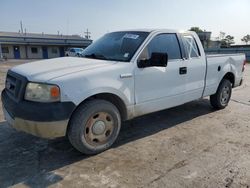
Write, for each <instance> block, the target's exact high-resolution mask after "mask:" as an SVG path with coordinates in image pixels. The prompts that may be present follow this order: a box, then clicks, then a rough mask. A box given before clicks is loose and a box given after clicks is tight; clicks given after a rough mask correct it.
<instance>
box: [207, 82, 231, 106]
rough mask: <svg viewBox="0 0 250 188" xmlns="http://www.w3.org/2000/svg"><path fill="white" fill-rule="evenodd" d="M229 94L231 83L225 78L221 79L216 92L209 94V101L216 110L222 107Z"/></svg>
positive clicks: (228, 98) (229, 96)
mask: <svg viewBox="0 0 250 188" xmlns="http://www.w3.org/2000/svg"><path fill="white" fill-rule="evenodd" d="M231 94H232V83H231V82H230V81H229V80H227V79H223V80H222V81H221V83H220V85H219V87H218V89H217V92H216V93H215V94H214V95H211V96H210V103H211V105H212V106H213V107H214V108H215V109H217V110H220V109H224V108H225V107H226V106H227V105H228V103H229V101H230V98H231Z"/></svg>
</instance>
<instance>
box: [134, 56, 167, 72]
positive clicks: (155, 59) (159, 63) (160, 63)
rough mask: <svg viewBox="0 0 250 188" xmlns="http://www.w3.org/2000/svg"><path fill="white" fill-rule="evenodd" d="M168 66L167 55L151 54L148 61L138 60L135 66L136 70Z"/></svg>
mask: <svg viewBox="0 0 250 188" xmlns="http://www.w3.org/2000/svg"><path fill="white" fill-rule="evenodd" d="M167 64H168V54H167V53H156V52H154V53H152V54H151V58H150V59H148V60H140V61H139V62H138V63H137V65H138V68H145V67H166V66H167Z"/></svg>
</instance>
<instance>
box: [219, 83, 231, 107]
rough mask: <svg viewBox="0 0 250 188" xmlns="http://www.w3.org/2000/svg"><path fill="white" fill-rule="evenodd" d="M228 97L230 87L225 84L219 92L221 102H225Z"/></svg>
mask: <svg viewBox="0 0 250 188" xmlns="http://www.w3.org/2000/svg"><path fill="white" fill-rule="evenodd" d="M229 97H230V88H229V87H228V86H225V87H224V88H223V89H222V92H221V103H222V104H223V105H225V104H227V103H228V100H229Z"/></svg>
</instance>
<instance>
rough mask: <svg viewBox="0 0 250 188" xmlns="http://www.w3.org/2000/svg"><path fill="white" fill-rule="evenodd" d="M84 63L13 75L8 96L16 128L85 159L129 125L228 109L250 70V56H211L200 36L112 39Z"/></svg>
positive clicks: (35, 67)
mask: <svg viewBox="0 0 250 188" xmlns="http://www.w3.org/2000/svg"><path fill="white" fill-rule="evenodd" d="M83 56H84V57H83V58H75V57H63V58H56V59H50V60H42V61H37V62H33V63H27V64H24V65H19V66H16V67H14V68H12V69H11V70H9V71H8V74H7V77H6V86H5V89H4V90H3V92H2V94H1V98H2V103H3V111H4V114H5V118H6V120H7V122H8V124H9V125H10V126H12V127H14V128H15V129H17V130H21V131H25V132H27V133H30V134H33V135H36V136H40V137H45V138H55V137H61V136H65V135H67V136H68V138H69V141H70V142H71V144H72V145H73V146H74V147H75V148H76V149H77V150H79V151H80V152H82V153H85V154H95V153H99V152H102V151H104V150H106V149H108V148H109V147H110V146H111V145H112V144H113V143H114V141H115V140H116V138H117V136H118V134H119V131H120V127H121V122H122V121H125V120H129V119H132V118H135V117H138V116H141V115H144V114H148V113H151V112H155V111H159V110H163V109H167V108H171V107H174V106H177V105H181V104H184V103H187V102H189V101H193V100H196V99H200V98H203V97H206V96H210V101H211V104H212V106H213V107H214V108H216V109H223V108H225V107H226V106H227V105H228V102H229V100H230V97H231V92H232V88H233V87H237V86H239V85H241V83H242V78H243V71H244V62H245V55H244V54H232V55H211V56H206V55H205V53H204V50H203V47H202V44H201V42H200V40H199V38H198V36H197V35H196V34H195V33H194V32H179V31H175V30H136V31H133V30H129V31H120V32H112V33H108V34H106V35H104V36H103V37H102V38H100V39H99V40H97V41H96V42H95V43H93V44H92V45H90V46H89V47H88V48H86V49H85V50H84V52H83Z"/></svg>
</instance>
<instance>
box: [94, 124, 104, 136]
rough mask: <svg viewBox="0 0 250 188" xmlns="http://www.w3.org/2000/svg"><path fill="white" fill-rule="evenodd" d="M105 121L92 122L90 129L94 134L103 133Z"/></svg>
mask: <svg viewBox="0 0 250 188" xmlns="http://www.w3.org/2000/svg"><path fill="white" fill-rule="evenodd" d="M105 128H106V126H105V123H104V122H103V121H97V122H95V123H94V125H93V127H92V131H93V133H94V134H95V135H100V134H103V132H104V131H105Z"/></svg>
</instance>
